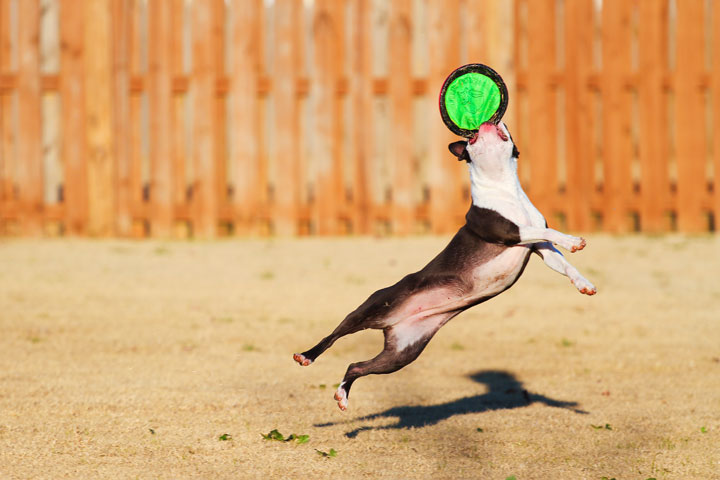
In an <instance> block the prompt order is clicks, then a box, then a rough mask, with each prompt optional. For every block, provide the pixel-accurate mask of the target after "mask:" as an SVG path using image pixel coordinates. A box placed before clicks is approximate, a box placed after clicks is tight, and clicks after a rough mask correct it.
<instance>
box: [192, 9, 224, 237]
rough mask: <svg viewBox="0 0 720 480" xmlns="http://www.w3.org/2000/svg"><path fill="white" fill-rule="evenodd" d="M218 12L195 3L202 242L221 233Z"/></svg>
mask: <svg viewBox="0 0 720 480" xmlns="http://www.w3.org/2000/svg"><path fill="white" fill-rule="evenodd" d="M214 8H215V5H214V3H212V2H193V4H192V9H193V14H192V37H193V39H192V45H193V68H192V80H191V88H192V89H193V106H194V125H193V152H192V156H193V164H194V165H195V175H196V181H195V186H196V187H197V188H195V189H193V190H194V192H193V203H194V206H193V212H194V215H193V223H194V228H193V231H194V232H197V235H198V236H199V237H201V238H213V237H215V234H216V231H217V219H218V211H217V203H218V202H217V192H216V191H215V187H216V174H217V171H216V168H215V149H216V148H217V145H215V142H214V140H215V136H214V131H215V128H217V125H216V124H215V123H216V118H215V82H216V71H217V69H216V65H215V61H216V57H215V53H214V51H213V28H214V25H213V23H214V20H215V15H214V14H213V10H214Z"/></svg>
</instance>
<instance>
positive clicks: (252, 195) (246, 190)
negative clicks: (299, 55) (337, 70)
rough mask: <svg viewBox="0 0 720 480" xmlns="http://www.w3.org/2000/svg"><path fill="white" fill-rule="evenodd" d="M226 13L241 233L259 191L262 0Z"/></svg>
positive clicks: (242, 2) (241, 0) (248, 0)
mask: <svg viewBox="0 0 720 480" xmlns="http://www.w3.org/2000/svg"><path fill="white" fill-rule="evenodd" d="M230 14H231V15H232V22H231V25H232V29H233V30H232V37H231V38H232V39H233V43H234V48H235V51H234V55H233V56H232V58H231V60H230V99H231V104H230V118H231V120H230V121H231V126H232V149H231V154H230V155H231V157H230V161H231V162H232V163H233V166H234V169H233V170H234V173H235V176H234V178H233V186H234V193H233V205H234V208H235V212H236V215H237V226H236V231H237V233H238V234H241V235H243V234H248V233H251V232H252V231H253V222H254V221H255V220H256V216H255V215H256V214H255V212H256V211H257V207H258V200H259V198H258V197H259V194H260V188H259V185H258V180H259V166H260V165H259V156H258V142H259V139H260V133H259V128H258V124H259V122H260V109H259V102H258V78H259V76H260V66H261V63H260V58H261V55H262V52H263V48H262V47H263V45H262V43H261V36H260V32H261V29H260V26H261V25H262V24H263V23H262V22H263V19H264V15H263V4H262V1H261V0H234V1H233V3H232V4H231V9H230ZM287 160H290V159H287Z"/></svg>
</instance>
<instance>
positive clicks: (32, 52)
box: [15, 0, 43, 236]
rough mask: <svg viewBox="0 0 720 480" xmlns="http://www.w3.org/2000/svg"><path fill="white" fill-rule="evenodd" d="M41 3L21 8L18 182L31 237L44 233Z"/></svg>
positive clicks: (29, 2) (29, 0)
mask: <svg viewBox="0 0 720 480" xmlns="http://www.w3.org/2000/svg"><path fill="white" fill-rule="evenodd" d="M39 19H40V6H39V3H38V1H37V0H27V1H24V2H20V3H19V5H18V27H17V28H18V70H17V72H18V73H17V76H18V77H17V78H18V85H17V94H18V104H19V108H18V111H17V130H16V131H17V136H16V138H17V149H16V152H17V159H18V162H17V166H16V170H15V171H16V174H17V182H18V187H19V188H18V190H19V199H18V200H19V203H20V211H21V212H22V218H21V223H22V226H21V228H22V231H23V233H25V234H27V235H35V236H37V235H40V234H41V233H42V226H43V222H42V215H43V169H42V143H41V141H40V138H41V123H40V122H41V115H40V101H41V91H40V61H39V55H38V53H39V35H40V31H39V28H40V27H39V24H40V20H39Z"/></svg>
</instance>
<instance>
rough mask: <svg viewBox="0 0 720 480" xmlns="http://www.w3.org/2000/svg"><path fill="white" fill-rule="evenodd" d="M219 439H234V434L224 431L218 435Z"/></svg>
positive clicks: (223, 440)
mask: <svg viewBox="0 0 720 480" xmlns="http://www.w3.org/2000/svg"><path fill="white" fill-rule="evenodd" d="M218 440H220V441H221V442H227V441H228V440H232V435H230V434H229V433H223V434H222V435H220V436H219V437H218Z"/></svg>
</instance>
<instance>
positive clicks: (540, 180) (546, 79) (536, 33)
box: [519, 0, 558, 224]
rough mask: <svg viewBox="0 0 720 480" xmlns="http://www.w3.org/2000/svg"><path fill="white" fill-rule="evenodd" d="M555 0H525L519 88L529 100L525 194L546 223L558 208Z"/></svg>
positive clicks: (523, 156) (526, 133) (522, 157)
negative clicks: (525, 46) (524, 49)
mask: <svg viewBox="0 0 720 480" xmlns="http://www.w3.org/2000/svg"><path fill="white" fill-rule="evenodd" d="M555 3H556V2H555V0H530V1H527V2H526V4H527V19H528V29H527V36H528V38H529V42H528V49H527V55H528V65H527V69H526V70H525V71H524V72H523V73H524V75H523V77H524V81H523V86H522V88H523V89H524V91H525V92H526V94H527V99H528V112H527V114H528V116H529V119H530V120H529V121H528V131H527V132H524V131H522V130H521V131H520V132H519V135H523V136H526V137H527V138H525V140H524V142H525V144H526V145H527V146H528V147H527V148H526V149H524V151H523V152H521V155H522V156H521V163H520V167H519V168H525V165H528V164H529V167H530V185H528V186H527V187H528V195H530V198H532V200H533V202H534V203H535V206H537V207H538V208H539V209H540V211H542V212H543V213H544V214H545V215H546V216H547V217H548V221H549V223H551V224H552V223H553V222H552V216H553V215H554V213H555V212H556V211H557V206H556V205H555V204H554V202H553V200H554V199H555V197H556V192H557V188H558V186H557V185H558V180H557V178H558V177H557V144H556V140H557V118H556V116H557V111H556V95H557V92H556V89H555V85H554V84H553V75H554V74H555V72H556V64H557V58H556V53H555V52H556V45H555V29H554V28H552V27H551V26H554V25H555V21H556V18H555Z"/></svg>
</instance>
